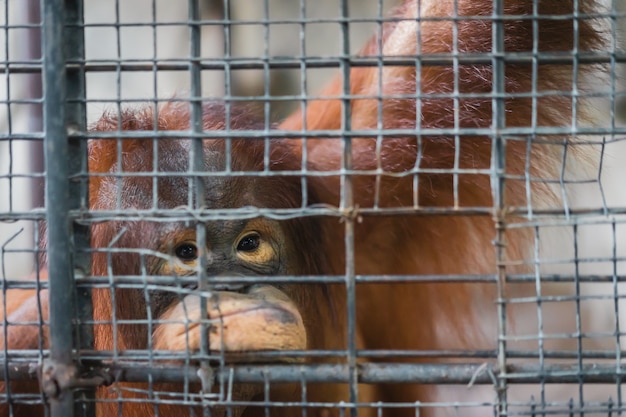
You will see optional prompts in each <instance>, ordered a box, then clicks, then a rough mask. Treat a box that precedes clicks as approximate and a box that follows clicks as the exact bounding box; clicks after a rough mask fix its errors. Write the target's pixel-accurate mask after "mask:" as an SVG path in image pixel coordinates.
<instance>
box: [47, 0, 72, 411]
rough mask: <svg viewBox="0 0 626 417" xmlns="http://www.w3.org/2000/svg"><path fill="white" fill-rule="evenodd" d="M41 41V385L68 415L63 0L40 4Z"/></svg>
mask: <svg viewBox="0 0 626 417" xmlns="http://www.w3.org/2000/svg"><path fill="white" fill-rule="evenodd" d="M42 9H43V31H42V42H43V46H44V74H43V82H44V127H45V135H46V136H45V141H44V143H45V162H46V191H45V196H46V209H47V213H46V219H47V224H48V271H49V275H50V282H49V285H50V362H49V363H48V364H47V365H46V366H44V371H43V381H42V387H43V389H44V391H46V393H47V394H48V397H49V401H50V408H51V415H52V417H64V416H67V417H72V416H73V415H74V397H73V395H72V392H71V391H70V390H69V389H67V388H66V387H63V385H62V384H60V383H59V379H60V378H67V379H72V378H74V377H75V375H76V369H75V367H74V361H73V359H74V358H73V354H72V350H73V347H74V343H73V325H72V323H73V322H74V317H75V315H76V308H75V301H76V300H75V297H74V291H73V265H72V258H71V254H72V253H73V247H72V237H71V224H70V217H69V210H70V204H69V200H70V190H69V180H68V179H69V173H70V172H69V166H68V160H69V146H68V137H67V128H66V116H67V115H66V108H65V104H66V100H65V99H66V97H67V91H68V90H67V78H66V72H65V50H64V48H62V47H60V46H61V45H65V41H66V39H65V36H64V35H65V33H64V25H65V1H64V0H46V1H43V3H42Z"/></svg>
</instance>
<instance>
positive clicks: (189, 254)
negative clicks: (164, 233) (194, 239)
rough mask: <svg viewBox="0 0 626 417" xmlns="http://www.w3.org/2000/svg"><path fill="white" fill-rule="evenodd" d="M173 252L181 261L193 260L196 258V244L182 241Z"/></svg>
mask: <svg viewBox="0 0 626 417" xmlns="http://www.w3.org/2000/svg"><path fill="white" fill-rule="evenodd" d="M174 253H176V256H177V257H178V258H179V259H182V260H183V261H193V260H194V259H196V258H198V248H196V245H194V244H191V243H183V244H182V245H178V246H176V249H174Z"/></svg>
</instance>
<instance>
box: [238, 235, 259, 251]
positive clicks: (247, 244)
mask: <svg viewBox="0 0 626 417" xmlns="http://www.w3.org/2000/svg"><path fill="white" fill-rule="evenodd" d="M260 245H261V236H259V235H258V234H257V233H250V234H249V235H245V236H244V237H242V238H241V240H240V241H239V243H237V250H238V251H239V252H254V251H255V250H257V249H258V248H259V246H260Z"/></svg>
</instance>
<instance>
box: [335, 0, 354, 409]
mask: <svg viewBox="0 0 626 417" xmlns="http://www.w3.org/2000/svg"><path fill="white" fill-rule="evenodd" d="M340 7H341V10H340V15H341V17H340V21H339V26H340V28H341V36H342V47H341V58H340V68H341V75H342V79H343V91H342V95H341V110H342V118H341V131H342V133H349V132H350V130H351V129H352V114H351V107H350V101H351V100H350V93H351V91H350V22H349V17H350V13H349V7H348V0H341V5H340ZM341 139H342V142H343V149H342V150H343V158H342V166H341V204H340V209H341V210H342V211H343V212H344V218H343V220H344V222H345V229H344V230H345V236H344V239H345V245H346V249H345V250H346V303H347V309H348V311H347V313H348V335H347V336H348V366H349V369H350V371H349V372H350V376H349V380H348V383H349V385H350V403H352V404H355V403H356V402H357V400H358V385H357V383H358V374H357V366H356V365H357V363H356V283H355V273H356V272H355V265H354V260H355V259H354V258H355V256H354V217H353V214H354V213H353V210H354V201H353V195H352V174H351V171H352V139H351V137H350V135H349V134H342V138H341ZM357 414H358V413H357V409H356V407H354V406H352V407H350V416H351V417H356V416H357Z"/></svg>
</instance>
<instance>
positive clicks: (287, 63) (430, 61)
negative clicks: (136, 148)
mask: <svg viewBox="0 0 626 417" xmlns="http://www.w3.org/2000/svg"><path fill="white" fill-rule="evenodd" d="M107 27H110V25H108V26H107ZM503 59H504V62H505V63H506V64H509V65H530V64H538V65H572V64H573V63H574V62H576V63H578V64H589V65H594V64H608V63H612V62H615V63H624V62H626V52H621V53H620V52H619V51H615V52H613V53H609V52H579V53H578V54H575V55H574V54H570V53H561V54H555V53H538V54H532V53H507V55H506V56H505V57H503ZM341 60H345V61H346V62H347V63H348V64H349V65H350V66H351V67H377V66H380V65H383V66H415V64H416V61H419V63H420V65H422V66H451V65H461V66H463V65H468V66H469V65H491V64H492V62H493V61H492V57H490V55H489V53H487V52H485V53H482V54H449V53H448V54H446V53H442V54H436V55H434V54H433V55H421V56H420V55H415V56H404V57H403V56H399V57H397V56H373V57H352V58H349V59H346V58H343V57H339V56H337V57H332V56H331V57H315V56H302V57H297V58H285V57H278V56H275V57H274V56H267V57H264V58H229V59H224V58H216V59H207V58H202V59H201V60H199V64H198V65H199V68H200V69H201V70H217V71H223V70H224V69H225V65H228V68H229V69H230V70H251V69H294V70H301V69H302V66H303V65H304V66H305V67H306V69H316V68H339V66H340V61H341ZM67 67H68V68H79V67H80V68H83V69H84V70H85V71H86V72H115V71H118V70H119V71H124V72H152V71H154V70H157V71H188V70H189V60H185V61H183V60H180V59H155V60H145V59H119V60H111V59H107V60H97V59H91V60H89V61H78V62H77V61H70V62H68V64H67ZM36 72H41V63H40V62H38V61H0V74H2V73H8V74H25V73H36Z"/></svg>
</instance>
